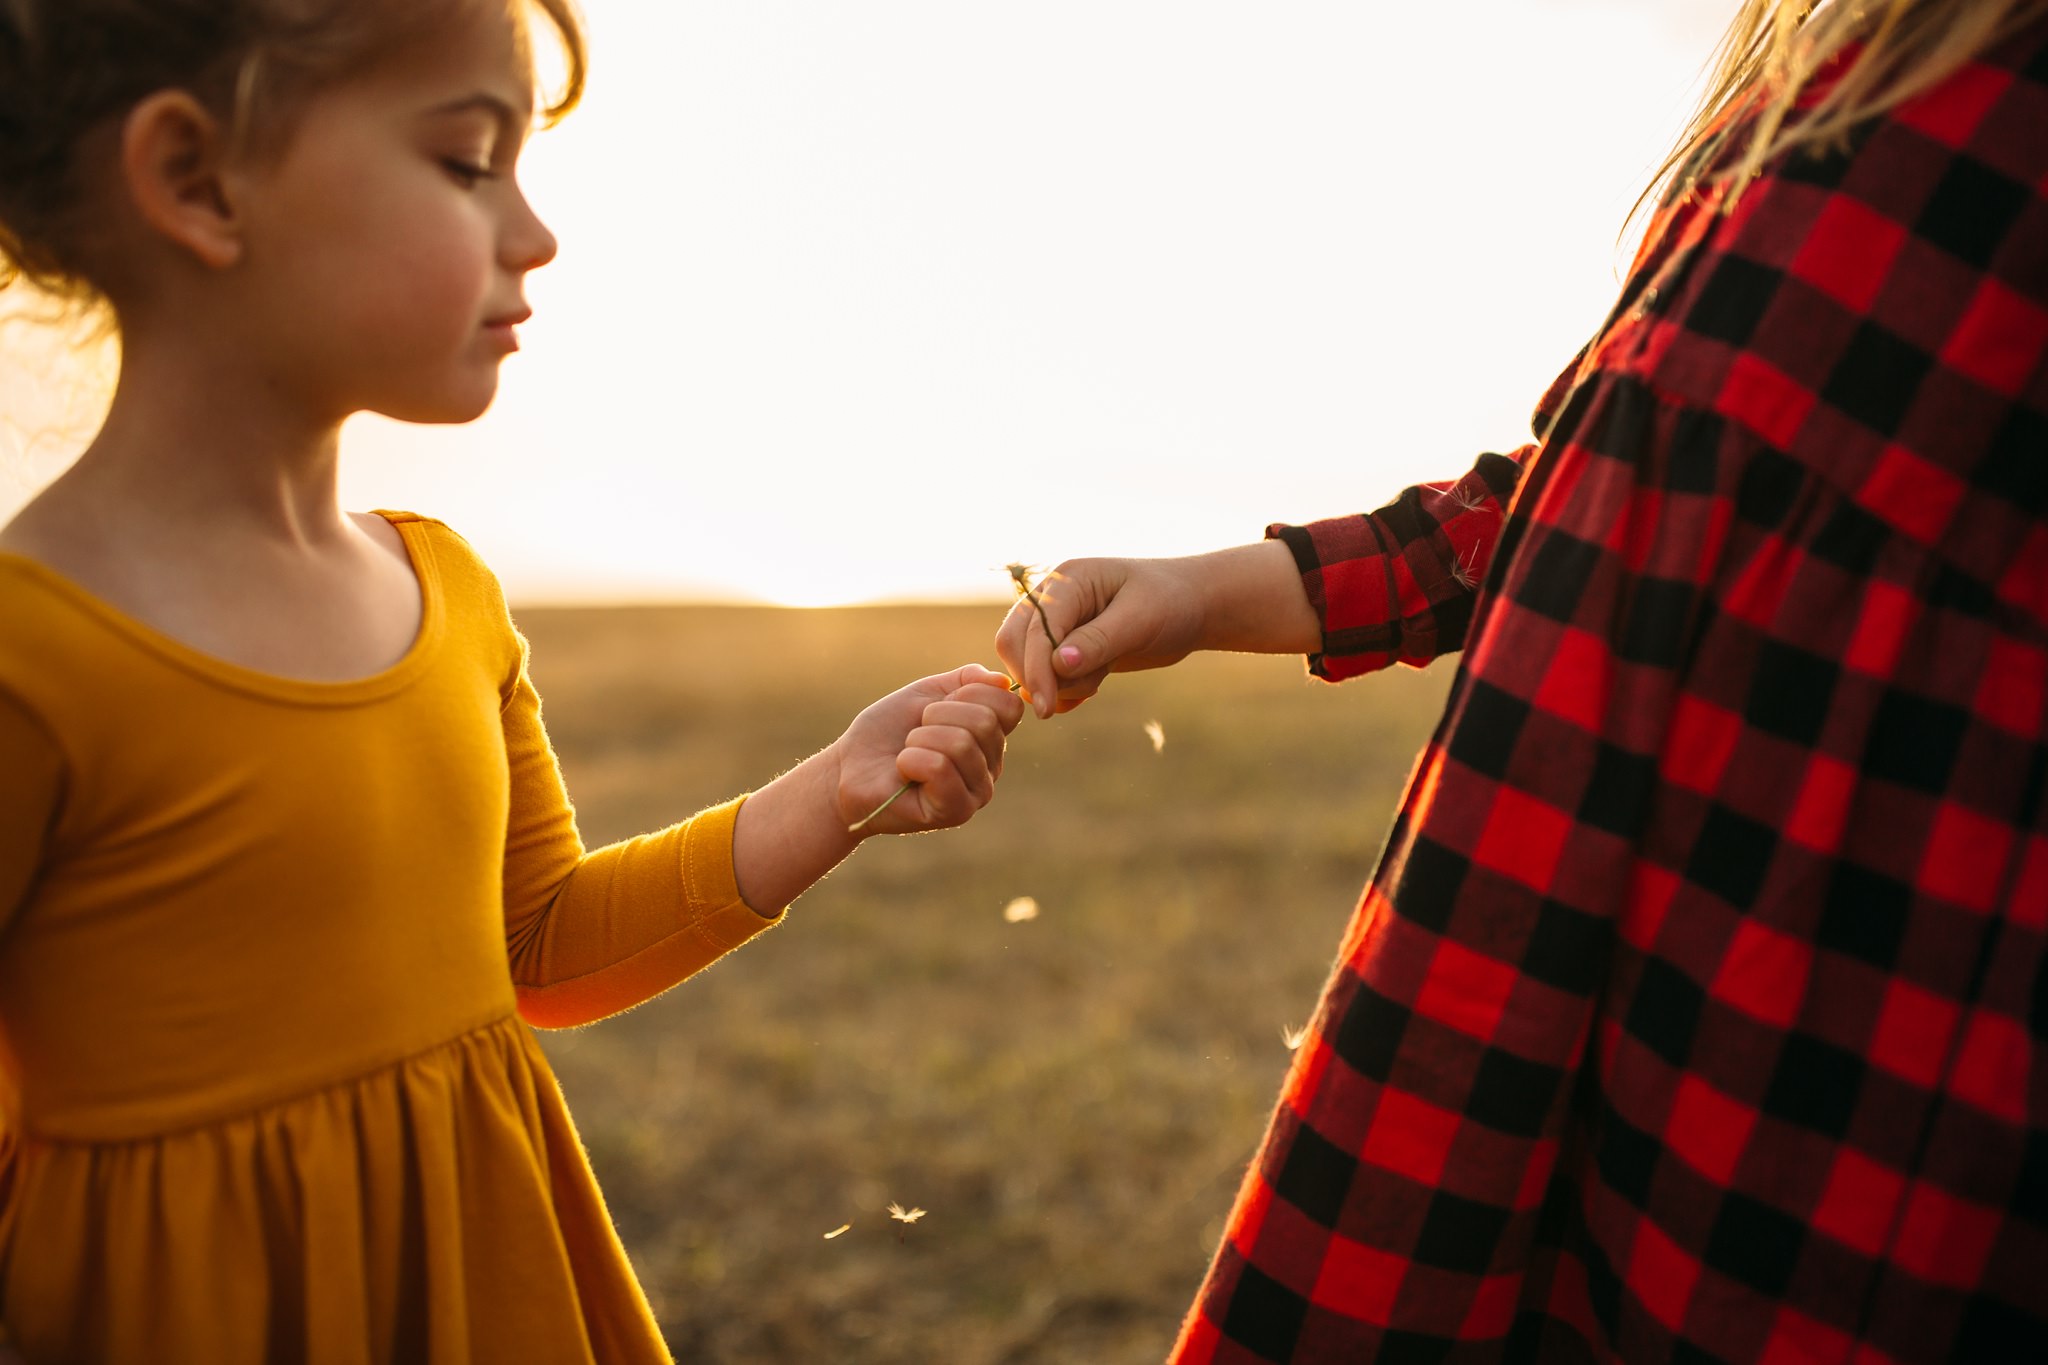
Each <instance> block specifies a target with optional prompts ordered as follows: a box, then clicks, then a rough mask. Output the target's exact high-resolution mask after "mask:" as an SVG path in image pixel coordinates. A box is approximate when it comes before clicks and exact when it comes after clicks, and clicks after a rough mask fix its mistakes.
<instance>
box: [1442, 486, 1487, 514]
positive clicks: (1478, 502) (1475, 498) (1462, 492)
mask: <svg viewBox="0 0 2048 1365" xmlns="http://www.w3.org/2000/svg"><path fill="white" fill-rule="evenodd" d="M1444 491H1445V493H1446V494H1447V495H1448V496H1449V498H1450V500H1451V501H1452V502H1453V503H1455V504H1457V505H1458V506H1459V507H1462V508H1464V509H1465V510H1466V511H1467V512H1477V511H1478V510H1479V509H1480V508H1482V507H1484V506H1486V494H1485V493H1482V492H1480V491H1479V490H1478V489H1476V488H1474V489H1469V490H1468V489H1464V488H1461V487H1459V486H1458V485H1457V484H1452V485H1451V486H1450V487H1449V488H1447V489H1445V490H1444Z"/></svg>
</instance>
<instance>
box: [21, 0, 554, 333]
mask: <svg viewBox="0 0 2048 1365" xmlns="http://www.w3.org/2000/svg"><path fill="white" fill-rule="evenodd" d="M479 3H491V4H497V5H501V6H503V7H504V8H505V9H506V10H507V11H508V12H511V13H533V14H538V15H539V16H540V17H542V18H544V19H545V20H546V21H547V23H548V24H549V26H550V27H551V28H552V29H553V30H554V33H555V36H556V38H557V40H558V42H559V45H560V47H561V51H562V56H563V59H564V60H563V81H562V87H561V89H560V90H559V91H557V92H555V93H554V94H553V95H552V97H551V98H549V100H548V101H547V103H546V105H545V106H544V108H543V109H542V111H541V113H542V117H543V119H544V120H545V121H546V122H548V123H553V122H555V121H556V120H558V119H560V118H561V117H562V116H563V115H565V114H567V113H568V112H569V110H571V109H572V108H574V107H575V105H576V103H577V101H578V100H579V99H580V98H581V97H582V94H583V85H584V76H585V71H586V68H587V65H588V58H587V50H586V45H585V40H584V31H583V21H582V16H581V15H580V13H579V12H578V10H577V8H576V0H0V290H4V289H6V288H7V286H9V285H11V284H13V283H14V282H15V281H17V280H21V281H25V282H27V283H28V284H29V285H30V286H31V287H33V288H34V289H35V290H36V291H37V292H38V293H40V294H41V295H43V296H44V297H45V298H47V299H49V300H52V301H55V302H56V303H58V304H60V305H69V306H72V307H79V308H86V309H89V308H91V306H93V305H94V304H96V303H98V302H101V301H103V300H104V296H105V290H104V281H102V280H100V279H97V278H95V273H96V272H95V271H94V269H93V265H92V255H93V253H92V251H91V250H90V243H91V239H92V237H93V231H94V222H93V213H92V206H91V203H90V195H89V193H88V188H89V181H90V177H89V176H88V174H87V168H86V167H85V165H84V164H83V163H84V162H86V161H87V160H89V159H90V154H89V153H88V152H87V150H86V148H87V144H88V139H89V138H90V137H91V136H92V135H94V134H95V133H96V132H98V131H99V130H101V129H104V128H106V127H107V126H109V125H110V124H111V123H113V122H115V121H117V120H119V119H120V118H122V117H124V116H125V115H126V114H127V112H128V111H129V110H130V109H132V108H134V107H135V105H136V103H137V102H138V101H140V100H142V99H144V98H146V97H147V96H149V95H151V94H153V93H155V92H156V91H159V90H165V89H183V90H188V91H190V92H191V93H192V94H193V95H195V96H196V97H198V98H199V99H201V100H203V101H205V102H206V103H207V105H208V106H209V107H211V108H212V110H213V111H214V113H215V114H216V115H218V116H219V117H220V118H221V119H222V120H223V121H224V122H225V123H226V124H227V125H228V127H229V128H230V129H231V130H232V131H233V134H234V137H235V139H236V142H237V143H238V144H240V145H242V146H245V147H246V146H249V145H252V144H255V143H259V142H260V143H274V142H275V141H276V140H278V139H279V138H281V137H282V136H283V135H284V131H285V130H288V129H289V127H290V124H291V117H292V114H293V112H294V111H295V109H296V108H297V107H298V105H299V104H300V103H301V102H303V101H304V100H305V99H306V98H307V97H309V96H311V95H312V94H314V93H316V92H318V91H319V90H320V89H321V88H322V87H323V86H327V85H330V84H332V83H333V82H335V81H338V80H342V79H345V78H347V77H348V76H349V75H350V74H352V73H354V72H357V71H360V70H361V69H363V68H364V67H365V66H367V65H369V64H370V63H373V62H375V61H376V60H377V59H378V58H379V57H380V56H382V55H383V54H384V53H386V52H389V51H391V50H392V49H393V48H394V47H397V46H401V45H403V44H404V43H405V42H407V41H409V40H411V39H413V38H415V37H417V36H419V35H421V34H423V33H426V32H430V31H432V30H433V28H434V27H435V26H436V25H438V24H442V23H446V22H448V21H450V20H451V19H452V18H454V17H455V16H456V15H459V14H461V13H463V12H464V10H465V8H466V7H467V6H471V5H474V4H479Z"/></svg>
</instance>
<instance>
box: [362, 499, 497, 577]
mask: <svg viewBox="0 0 2048 1365" xmlns="http://www.w3.org/2000/svg"><path fill="white" fill-rule="evenodd" d="M350 515H351V516H352V517H354V518H355V520H356V522H357V524H358V525H360V526H362V527H363V529H364V530H365V531H366V532H368V533H369V534H370V535H371V536H372V537H373V538H374V539H376V540H378V541H379V542H380V543H382V544H383V545H384V546H385V548H386V549H388V550H389V551H391V553H392V554H393V555H394V556H396V557H397V558H398V559H399V560H400V561H401V562H410V563H411V564H412V565H413V566H414V567H415V568H419V569H422V570H425V569H428V568H431V569H432V570H433V571H434V572H435V573H437V574H438V575H439V576H441V577H442V578H443V580H444V581H447V580H449V579H451V578H452V579H454V580H456V581H458V582H460V581H477V582H487V583H489V585H490V586H491V588H492V589H493V590H494V591H496V590H497V586H498V577H497V575H496V574H495V573H493V572H491V566H490V565H489V564H488V563H486V562H485V560H484V557H483V555H482V554H481V553H479V552H478V550H477V548H476V546H474V545H473V544H471V543H470V542H469V540H468V539H467V538H466V537H464V536H463V535H462V534H461V533H460V532H458V531H457V530H455V528H454V527H452V526H450V525H449V524H448V523H447V522H445V521H442V520H440V519H439V518H437V517H429V516H423V515H422V514H420V513H418V512H401V511H394V510H390V509H386V508H379V509H378V510H376V511H375V512H353V513H350ZM500 595H501V596H502V594H500Z"/></svg>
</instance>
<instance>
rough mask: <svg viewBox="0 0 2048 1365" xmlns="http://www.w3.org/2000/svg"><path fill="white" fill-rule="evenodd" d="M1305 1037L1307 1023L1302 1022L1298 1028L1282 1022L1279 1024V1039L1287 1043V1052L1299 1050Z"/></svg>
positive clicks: (1306, 1035)
mask: <svg viewBox="0 0 2048 1365" xmlns="http://www.w3.org/2000/svg"><path fill="white" fill-rule="evenodd" d="M1307 1037H1308V1025H1307V1024H1303V1025H1302V1026H1301V1027H1300V1028H1293V1027H1291V1026H1289V1025H1287V1024H1282V1025H1281V1026H1280V1041H1281V1042H1283V1043H1285V1044H1287V1050H1288V1051H1289V1052H1297V1051H1299V1050H1300V1049H1301V1043H1302V1040H1303V1039H1304V1038H1307Z"/></svg>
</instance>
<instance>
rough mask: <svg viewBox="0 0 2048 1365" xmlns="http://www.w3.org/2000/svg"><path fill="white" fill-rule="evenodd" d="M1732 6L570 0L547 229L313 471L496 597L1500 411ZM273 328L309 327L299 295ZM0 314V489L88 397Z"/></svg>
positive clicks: (1002, 512)
mask: <svg viewBox="0 0 2048 1365" xmlns="http://www.w3.org/2000/svg"><path fill="white" fill-rule="evenodd" d="M1733 8H1734V5H1733V0H1656V2H1655V3H1644V0H1468V2H1467V3H1463V4H1458V5H1409V6H1398V7H1396V6H1362V5H1357V4H1350V3H1336V2H1335V0H1317V2H1314V3H1302V4H1296V5H1288V6H1284V7H1281V6H1254V5H1245V4H1220V3H1204V2H1199V0H1198V2H1196V3H1189V0H1174V2H1173V3H1169V2H1168V0H1142V2H1140V0H1087V2H1086V3H1079V2H1075V0H1055V2H1053V3H1045V4H1037V5H1032V6H1027V7H1016V6H991V5H962V4H958V3H942V0H878V2H877V3H869V4H861V5H843V4H830V3H824V0H784V2H782V3H772V4H749V5H727V6H711V5H648V4H644V3H638V2H637V0H585V9H586V10H587V12H588V15H589V18H590V22H591V28H592V34H593V48H594V52H593V57H594V69H593V77H592V86H591V91H590V95H589V98H588V100H587V102H586V104H585V106H584V107H583V108H582V109H581V110H579V111H578V112H577V113H575V114H574V115H572V116H571V117H570V118H569V120H568V121H567V122H566V123H564V124H563V125H562V126H561V127H560V128H558V129H555V130H553V131H549V132H545V133H542V134H540V135H539V136H538V137H537V138H536V140H535V141H534V143H533V144H532V146H531V149H530V150H529V152H528V154H527V160H526V170H525V180H526V182H527V185H528V188H529V192H530V194H531V196H532V198H533V199H534V201H535V203H536V204H537V206H538V207H539V209H540V211H541V213H542V214H543V216H544V217H546V218H547V219H548V220H549V222H550V224H551V226H552V227H553V228H554V229H555V231H556V233H557V234H558V235H559V237H560V238H561V240H562V253H561V256H560V259H559V260H558V261H557V262H556V263H554V264H553V265H551V266H549V267H548V268H547V269H545V270H543V271H541V272H540V273H539V274H538V275H536V276H535V277H534V280H533V285H532V291H531V292H532V298H533V303H534V305H535V309H536V316H535V318H534V320H533V321H532V322H531V323H530V324H528V325H527V326H526V327H525V328H524V329H523V331H522V341H523V345H524V348H525V349H524V353H523V354H521V355H519V356H516V357H514V358H513V359H512V360H511V361H510V362H509V364H508V366H507V368H506V372H505V385H504V389H503V392H502V394H501V396H500V398H499V401H498V404H497V406H496V407H495V409H494V410H493V411H492V412H491V413H490V414H489V415H488V416H486V417H485V418H484V419H483V420H482V421H479V422H477V423H476V424H475V425H473V426H471V427H467V428H461V429H408V428H403V427H400V426H398V425H396V424H393V423H390V422H386V421H382V420H376V419H362V420H360V421H359V422H358V423H357V424H356V425H354V426H353V427H352V428H351V429H350V431H349V434H348V438H347V440H348V456H349V458H348V460H347V462H346V465H345V473H344V496H345V499H346V500H347V502H348V504H349V505H351V506H355V507H372V506H377V507H394V506H395V507H409V508H413V509H417V510H420V511H424V512H427V513H429V514H431V515H434V516H438V517H440V518H442V519H444V520H446V521H447V522H448V523H450V524H451V525H452V526H454V527H455V528H456V529H457V530H459V531H461V532H462V533H463V534H464V535H465V536H467V537H468V538H469V539H470V540H471V541H472V542H474V543H475V544H476V545H477V546H478V547H479V549H480V550H481V551H482V552H483V553H484V555H485V557H486V558H487V559H488V560H489V561H490V562H491V563H492V564H493V565H494V566H496V568H497V569H498V571H499V572H500V573H501V574H502V576H503V577H504V579H505V581H506V584H507V587H508V590H509V591H510V592H511V594H512V595H513V596H514V598H515V599H516V600H519V601H524V602H543V601H610V600H627V599H651V598H690V599H700V600H701V599H711V600H753V601H771V602H781V603H789V604H801V605H823V604H830V603H842V602H855V601H871V600H878V599H894V600H905V599H933V598H957V597H962V596H974V597H987V598H990V599H997V598H1002V597H1005V596H1006V595H1007V594H1008V592H1009V584H1008V580H1007V578H1006V576H1005V575H1004V573H1003V567H1002V566H1003V565H1004V564H1005V563H1007V562H1009V561H1011V560H1017V559H1025V560H1031V561H1034V562H1037V563H1051V562H1054V561H1057V560H1059V559H1061V558H1063V557H1065V556H1068V555H1073V554H1082V553H1137V554H1161V553H1179V552H1187V551H1196V550H1201V549H1207V548H1213V547H1215V546H1218V545H1222V544H1227V543H1233V542H1237V541H1243V540H1248V539H1253V538H1256V537H1257V536H1258V534H1259V533H1260V530H1261V528H1262V527H1263V526H1264V525H1265V523H1266V522H1267V521H1269V520H1273V519H1281V518H1286V519H1295V518H1308V517H1314V516H1319V515H1330V514H1334V513H1338V512H1344V511H1353V510H1364V509H1365V508H1367V507H1369V506H1372V505H1376V504H1377V503H1378V502H1379V501H1381V500H1382V499H1383V498H1384V496H1385V495H1387V494H1389V493H1391V492H1392V491H1394V490H1395V489H1396V488H1397V487H1398V486H1399V485H1400V484H1402V483H1403V482H1406V481H1410V480H1413V479H1415V478H1418V477H1435V476H1439V475H1448V474H1452V473H1455V472H1458V471H1461V470H1462V469H1463V468H1464V467H1465V466H1466V465H1467V463H1468V462H1469V460H1470V458H1471V456H1472V455H1473V454H1474V453H1475V452H1476V451H1478V450H1481V449H1487V448H1501V447H1508V446H1513V445H1515V444H1517V443H1519V442H1520V441H1521V440H1522V439H1523V433H1524V430H1525V423H1526V414H1527V412H1528V409H1529V407H1530V405H1531V404H1532V403H1533V402H1534V400H1535V399H1536V397H1537V396H1538V395H1539V394H1540V393H1541V391H1542V389H1543V387H1544V386H1545V384H1547V382H1548V381H1549V379H1550V378H1551V376H1552V374H1553V373H1554V372H1555V371H1556V370H1557V368H1558V367H1560V366H1561V365H1562V364H1563V363H1564V362H1565V361H1566V360H1567V359H1569V358H1570V356H1571V355H1572V354H1573V352H1574V351H1575V350H1576V349H1577V347H1578V345H1579V343H1580V342H1581V341H1582V340H1583V339H1584V336H1585V334H1586V333H1587V332H1588V331H1589V330H1590V329H1591V328H1592V327H1593V326H1594V325H1595V324H1596V323H1597V322H1598V320H1599V319H1600V317H1601V316H1602V314H1603V313H1604V311H1605V309H1606V307H1607V304H1608V302H1609V298H1610V295H1611V293H1612V291H1613V290H1614V288H1615V285H1616V271H1617V269H1618V268H1619V267H1620V266H1621V265H1622V264H1623V263H1624V262H1623V261H1622V259H1621V250H1620V248H1619V247H1618V246H1617V245H1616V233H1617V231H1618V230H1619V228H1620V226H1621V221H1622V218H1623V216H1624V215H1625V213H1626V211H1627V208H1628V206H1629V204H1630V203H1631V201H1632V200H1633V199H1634V197H1635V195H1636V193H1637V192H1638V190H1639V189H1640V188H1641V186H1642V182H1643V181H1644V179H1645V178H1646V176H1647V174H1648V172H1649V170H1650V168H1651V167H1652V165H1653V164H1654V163H1655V162H1656V161H1657V160H1658V159H1659V158H1660V156H1661V154H1662V153H1663V151H1664V150H1665V149H1666V146H1667V144H1668V142H1669V140H1670V139H1671V137H1672V136H1673V135H1674V134H1675V132H1676V130H1677V128H1678V127H1679V125H1680V123H1681V122H1682V121H1683V119H1684V117H1685V115H1686V113H1687V112H1688V111H1689V109H1690V107H1691V99H1692V93H1693V89H1694V82H1695V79H1696V77H1697V75H1698V72H1699V68H1700V66H1701V64H1702V63H1703V62H1704V61H1705V59H1706V58H1707V56H1708V53H1709V50H1710V49H1711V47H1712V44H1713V41H1714V38H1715V37H1716V36H1717V35H1718V32H1719V29H1720V27H1721V25H1722V24H1723V23H1724V22H1725V20H1726V19H1727V18H1728V16H1729V14H1730V13H1731V12H1732V10H1733ZM308 325H309V326H317V325H318V320H317V319H308ZM50 349H51V348H50V347H49V346H48V345H47V343H46V342H45V341H43V340H39V339H38V338H37V337H36V336H34V335H32V334H31V333H28V332H24V331H23V330H21V329H19V328H10V329H7V330H6V332H5V333H4V336H0V517H4V516H6V515H8V514H10V513H11V512H12V511H13V509H14V508H15V507H16V506H17V505H18V504H19V503H20V502H21V501H22V500H23V499H24V498H26V497H27V496H28V495H29V494H30V492H32V490H33V489H34V488H35V487H36V486H39V485H40V483H41V482H43V481H44V480H47V479H48V478H50V477H52V476H53V475H54V474H55V473H56V472H57V470H58V469H60V468H61V467H62V464H63V463H64V461H65V459H67V458H68V456H69V454H70V453H71V452H72V451H74V450H75V449H76V448H77V444H78V441H79V440H80V439H82V438H83V437H84V436H85V435H87V434H89V432H90V430H91V427H92V422H93V417H94V415H95V414H94V411H93V408H94V403H95V399H94V392H95V388H94V380H93V377H92V375H91V373H90V372H89V371H88V370H86V369H85V368H84V367H83V366H81V365H80V364H79V363H77V362H76V361H75V359H63V358H57V359H54V360H53V358H52V357H51V356H50V355H49V354H48V352H49V350H50Z"/></svg>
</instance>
